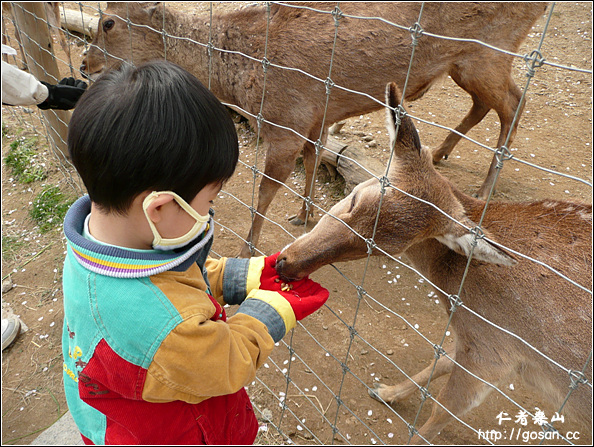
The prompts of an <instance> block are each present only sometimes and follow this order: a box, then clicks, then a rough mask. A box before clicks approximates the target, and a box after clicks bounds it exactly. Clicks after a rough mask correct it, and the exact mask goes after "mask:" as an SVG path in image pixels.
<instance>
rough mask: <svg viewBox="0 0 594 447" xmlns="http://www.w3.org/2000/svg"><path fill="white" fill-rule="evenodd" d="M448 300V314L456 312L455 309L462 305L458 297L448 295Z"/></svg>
mask: <svg viewBox="0 0 594 447" xmlns="http://www.w3.org/2000/svg"><path fill="white" fill-rule="evenodd" d="M448 300H450V304H451V305H452V307H450V312H456V309H457V308H458V307H460V306H461V305H462V304H463V303H462V300H461V299H460V297H459V296H458V295H450V296H448Z"/></svg>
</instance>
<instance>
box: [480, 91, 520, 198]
mask: <svg viewBox="0 0 594 447" xmlns="http://www.w3.org/2000/svg"><path fill="white" fill-rule="evenodd" d="M521 97H522V92H521V91H520V89H519V88H518V87H517V86H516V85H515V84H514V83H513V81H512V84H511V85H510V88H509V91H508V94H507V96H506V97H505V98H502V99H505V100H503V101H502V102H501V103H500V104H498V107H493V108H494V109H495V110H496V111H497V114H498V115H499V121H501V130H500V131H499V138H498V140H497V148H500V147H501V146H503V145H504V144H505V141H506V140H507V136H508V134H510V136H509V141H508V143H507V148H508V149H510V148H511V143H512V141H513V140H514V138H515V136H516V132H517V130H518V122H517V121H516V123H515V125H514V127H513V129H512V122H513V120H514V116H515V114H516V109H517V108H518V105H519V104H520V99H521ZM524 104H525V103H524ZM524 104H522V108H521V109H520V114H519V115H518V118H519V117H520V116H521V114H522V111H523V109H524ZM510 129H511V133H510ZM496 166H497V154H495V155H493V159H492V160H491V166H489V172H488V173H487V178H486V179H485V181H484V182H483V184H482V185H481V187H480V189H479V190H478V193H477V196H478V197H479V198H480V199H483V200H484V199H486V198H487V197H488V196H489V192H490V191H491V187H492V186H493V183H494V182H495V177H496V175H497V169H496Z"/></svg>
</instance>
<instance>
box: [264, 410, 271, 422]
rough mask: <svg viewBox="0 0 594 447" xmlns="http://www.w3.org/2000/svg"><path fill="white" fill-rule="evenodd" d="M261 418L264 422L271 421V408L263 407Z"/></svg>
mask: <svg viewBox="0 0 594 447" xmlns="http://www.w3.org/2000/svg"><path fill="white" fill-rule="evenodd" d="M262 420H263V421H266V422H272V410H269V409H268V408H264V409H263V410H262Z"/></svg>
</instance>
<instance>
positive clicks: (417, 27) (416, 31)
mask: <svg viewBox="0 0 594 447" xmlns="http://www.w3.org/2000/svg"><path fill="white" fill-rule="evenodd" d="M408 31H409V32H410V35H411V37H412V44H413V45H416V44H417V40H418V39H419V38H421V36H422V35H423V27H421V24H420V23H419V22H415V24H414V25H413V26H411V27H410V28H409V29H408Z"/></svg>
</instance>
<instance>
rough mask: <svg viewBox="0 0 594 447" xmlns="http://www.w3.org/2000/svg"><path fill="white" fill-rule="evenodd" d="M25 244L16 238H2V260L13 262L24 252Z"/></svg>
mask: <svg viewBox="0 0 594 447" xmlns="http://www.w3.org/2000/svg"><path fill="white" fill-rule="evenodd" d="M24 245H25V242H23V240H22V239H20V238H17V237H14V236H4V235H3V236H2V259H3V260H4V261H12V260H13V259H14V258H15V257H16V256H17V255H18V254H19V253H20V252H21V250H22V248H23V246H24Z"/></svg>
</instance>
